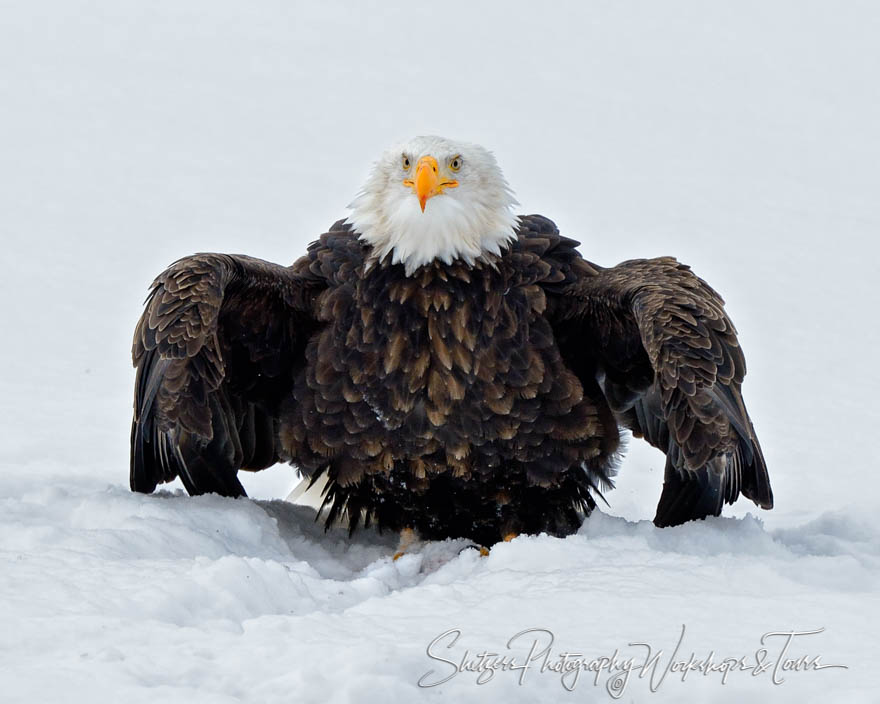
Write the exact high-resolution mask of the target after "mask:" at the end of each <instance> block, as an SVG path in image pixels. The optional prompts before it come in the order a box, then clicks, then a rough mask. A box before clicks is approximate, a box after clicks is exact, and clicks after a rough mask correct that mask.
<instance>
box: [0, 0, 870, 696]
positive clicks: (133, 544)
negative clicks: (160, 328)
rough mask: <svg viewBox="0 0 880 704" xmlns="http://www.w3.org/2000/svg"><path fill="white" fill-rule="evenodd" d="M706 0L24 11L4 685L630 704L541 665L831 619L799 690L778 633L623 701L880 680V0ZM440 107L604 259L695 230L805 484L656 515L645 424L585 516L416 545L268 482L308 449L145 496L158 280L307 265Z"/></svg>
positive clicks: (805, 627)
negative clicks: (349, 530)
mask: <svg viewBox="0 0 880 704" xmlns="http://www.w3.org/2000/svg"><path fill="white" fill-rule="evenodd" d="M711 5H712V6H711V7H710V4H708V3H701V2H697V0H692V1H688V2H679V1H673V2H664V3H634V2H633V3H631V2H622V3H610V2H589V3H570V4H563V3H559V4H553V5H550V4H549V3H544V4H542V5H540V6H535V5H534V4H533V3H504V4H496V5H490V4H483V5H479V6H471V5H470V4H465V3H458V2H455V1H453V2H446V3H440V4H439V5H438V4H437V3H432V4H430V5H426V6H425V7H424V8H420V7H418V6H417V4H416V3H413V2H400V3H395V4H392V3H382V4H376V5H373V6H368V5H367V4H363V5H357V6H354V5H352V6H347V5H343V4H336V3H322V4H320V5H319V4H315V5H305V4H301V3H283V2H265V3H259V4H257V3H251V4H245V3H232V2H228V1H227V0H222V1H221V2H207V0H201V1H194V2H188V3H177V2H171V1H170V0H166V1H160V2H150V3H146V2H132V1H131V0H122V1H119V2H103V3H101V2H85V1H84V0H83V1H77V0H72V1H68V2H61V1H60V0H56V1H54V2H53V1H47V2H43V3H26V2H23V1H22V2H12V3H8V2H7V3H2V4H0V96H2V98H0V234H2V238H3V265H4V266H3V276H2V278H0V296H2V310H0V324H2V328H0V329H2V331H3V333H2V334H3V341H4V344H2V345H0V370H2V371H0V398H2V405H0V502H2V511H0V561H2V567H0V693H2V694H0V699H2V700H3V701H39V702H51V701H64V702H70V701H90V702H95V701H120V700H121V701H127V702H140V701H144V702H157V701H163V702H164V701H187V702H225V701H230V702H231V701H253V702H276V701H277V702H313V701H315V702H318V701H331V702H336V701H340V702H344V701H358V702H364V701H382V702H396V701H405V702H413V701H422V700H425V701H433V700H437V699H439V698H441V697H442V698H448V699H452V700H455V701H493V700H503V701H507V702H519V701H522V702H531V701H536V700H542V701H610V700H611V698H610V695H609V693H608V692H607V689H606V684H607V682H608V681H609V679H610V678H611V675H612V674H619V670H618V671H615V672H614V673H611V674H609V673H608V672H607V671H605V670H603V671H602V673H601V674H600V675H599V677H598V680H597V681H598V684H594V679H593V678H594V675H593V673H589V672H583V673H581V675H580V677H579V679H578V680H577V682H576V683H573V682H572V677H573V674H569V675H568V676H567V678H566V679H565V680H564V681H563V680H562V679H561V678H560V676H559V675H558V674H556V673H554V672H552V671H548V670H547V666H549V665H552V664H553V662H558V659H559V656H560V653H562V652H564V651H569V652H578V653H581V654H582V655H583V656H584V658H586V660H587V661H589V660H593V659H598V658H601V657H602V656H609V657H610V656H611V655H612V654H613V653H614V650H615V648H619V649H620V658H621V660H622V661H624V662H625V660H626V658H628V657H629V658H634V659H635V661H636V663H638V662H639V661H644V659H645V653H646V648H645V647H642V646H630V645H628V644H629V643H631V642H636V641H641V642H646V643H649V644H650V645H651V646H652V648H653V649H654V650H653V652H654V653H655V654H656V652H657V650H660V649H662V650H663V651H664V652H663V655H662V657H661V659H660V660H659V661H658V665H657V671H656V673H655V675H654V683H655V685H656V684H657V682H658V680H659V678H660V676H661V675H662V670H663V669H664V668H665V667H666V665H667V664H668V662H669V660H670V658H671V657H672V651H673V650H674V648H675V645H676V643H677V641H678V639H679V636H680V634H681V629H682V626H683V625H684V626H685V629H686V630H685V635H684V639H683V642H682V644H681V647H680V648H679V651H678V653H677V654H676V655H675V660H684V661H687V660H688V658H689V656H690V654H691V653H692V652H693V653H694V654H695V658H697V659H700V658H705V657H707V656H708V655H709V653H710V651H714V656H713V657H714V661H715V662H716V663H717V662H720V661H722V660H723V658H728V657H730V658H740V657H745V658H746V661H747V662H752V664H753V660H754V657H755V651H756V650H757V649H759V648H760V647H761V646H760V643H759V641H760V638H761V636H762V635H763V634H765V633H767V632H771V631H791V630H798V631H810V630H814V629H819V628H824V629H825V630H824V632H822V633H816V634H813V635H804V636H798V637H797V638H795V639H794V642H793V643H792V644H791V646H790V647H789V649H788V652H787V654H786V657H790V658H795V659H796V658H799V657H801V656H803V655H809V656H811V657H812V656H816V655H819V656H820V657H821V662H822V663H825V664H835V665H837V664H840V665H846V666H847V667H848V669H840V668H831V669H823V670H818V671H806V672H805V671H800V672H787V673H776V679H777V680H778V679H780V678H784V679H785V682H783V683H781V684H774V682H773V667H772V665H773V663H775V660H776V658H777V656H778V654H779V652H780V651H781V649H782V647H781V646H782V640H783V638H782V637H780V636H776V637H770V638H769V640H768V641H767V648H768V653H767V656H766V658H765V661H764V664H768V663H769V664H770V667H769V669H768V670H767V671H765V672H763V673H761V674H758V675H754V676H753V674H752V672H745V671H742V672H732V673H730V674H729V675H728V677H727V680H726V684H722V681H721V674H719V673H713V674H709V675H705V676H704V675H702V674H700V673H699V672H692V673H690V674H689V675H688V676H687V678H686V679H685V681H683V682H682V681H681V675H680V674H677V673H670V674H669V675H668V676H667V678H666V679H665V680H663V682H662V683H660V684H659V688H658V689H657V691H656V692H655V693H653V694H652V693H651V689H650V687H649V684H650V682H649V679H650V677H649V676H648V675H649V674H650V673H645V674H646V676H645V677H643V678H639V674H640V672H641V671H639V670H634V671H633V672H632V673H631V675H630V677H629V679H628V680H627V681H626V683H625V686H624V688H623V690H622V692H618V694H620V695H621V697H622V698H621V700H622V701H639V702H643V701H648V702H650V701H731V702H739V701H743V699H744V698H745V697H746V696H750V697H757V698H760V700H761V701H798V702H800V701H822V702H825V701H829V700H833V701H851V702H859V701H864V702H872V701H880V693H878V692H880V690H878V689H877V687H878V684H880V681H878V680H880V677H878V676H877V675H876V674H875V673H876V671H877V667H876V663H875V657H876V654H875V651H874V648H875V646H876V642H877V636H876V633H877V626H878V624H880V619H878V615H880V597H878V593H880V589H878V587H880V522H878V519H877V517H876V508H877V496H878V489H880V472H878V470H880V466H878V465H880V461H878V454H877V449H876V441H875V440H874V432H875V428H876V427H877V425H878V422H880V412H878V410H877V405H876V403H875V399H876V398H877V397H878V394H880V375H878V372H877V366H876V359H877V352H876V350H877V348H878V344H880V333H878V326H877V325H876V321H875V318H876V313H877V307H878V306H877V304H878V295H877V292H876V288H875V287H876V279H877V275H876V271H875V269H876V263H875V262H876V260H877V255H878V252H880V247H878V244H877V241H878V235H880V197H878V194H880V176H878V164H880V128H878V125H880V82H878V81H877V67H878V65H880V43H878V42H877V36H878V35H880V10H878V8H877V6H876V5H875V4H871V3H868V2H850V3H845V4H844V3H832V2H826V3H821V2H799V1H798V2H795V1H794V0H791V1H790V2H786V1H780V2H773V3H768V2H740V3H729V4H727V5H726V6H723V7H722V6H721V5H720V4H711ZM425 132H435V133H442V134H446V135H449V136H454V137H460V138H464V139H470V140H473V141H476V142H480V143H483V144H485V145H487V146H489V147H490V148H492V149H493V150H494V151H495V152H496V154H497V156H498V159H499V162H500V163H501V165H502V168H503V169H504V170H505V173H506V174H507V176H508V179H509V180H510V182H511V184H512V185H513V187H514V189H515V190H516V192H517V194H518V197H519V199H520V201H521V203H522V209H523V211H524V212H541V213H544V214H546V215H548V216H550V217H552V218H554V219H555V220H556V221H557V223H558V224H559V225H560V227H561V229H562V230H563V232H565V233H566V234H569V235H571V236H574V237H576V238H578V239H580V240H581V241H582V242H583V243H584V244H583V247H582V250H583V252H584V254H585V255H586V256H587V257H588V258H590V259H593V260H595V261H597V262H599V263H603V264H611V263H615V262H617V261H620V260H622V259H626V258H630V257H635V256H653V255H659V254H675V255H676V256H678V257H679V258H680V259H682V260H683V261H686V262H688V263H690V264H691V265H693V266H694V268H695V269H696V270H697V272H698V273H700V274H701V275H703V276H704V277H705V278H707V279H708V280H709V281H710V282H711V283H712V284H713V285H714V286H715V287H716V288H717V289H719V290H720V291H721V292H722V293H723V294H724V295H725V298H726V299H727V301H728V310H729V311H730V313H731V315H732V316H733V318H734V320H735V321H736V323H737V326H738V327H739V330H740V333H741V340H742V342H743V345H744V347H745V349H746V352H747V357H748V361H749V365H750V367H749V376H748V378H747V379H746V384H745V389H744V391H745V396H746V401H747V403H748V405H749V409H750V411H751V413H752V417H753V419H754V421H755V425H756V427H757V430H758V432H759V435H760V437H761V440H762V443H763V446H764V449H765V453H766V456H767V460H768V465H769V467H770V472H771V479H772V481H773V486H774V490H775V494H776V500H777V508H776V509H774V510H773V511H772V512H769V513H764V512H761V515H760V516H757V517H755V516H749V515H748V514H755V513H757V510H756V509H754V507H752V506H751V505H748V504H746V503H743V502H740V503H739V504H737V505H736V506H735V507H733V508H732V509H730V510H727V511H726V512H725V517H722V518H720V519H716V520H711V521H706V522H702V523H699V524H691V525H687V526H683V527H680V528H676V529H668V530H664V531H658V530H656V529H654V528H653V527H652V526H651V524H650V523H649V522H648V521H647V519H649V518H650V517H651V515H652V510H653V507H654V505H655V504H656V500H657V497H658V495H659V487H660V481H661V475H662V458H661V457H660V455H659V454H658V453H656V452H654V451H653V450H650V449H646V448H641V447H639V446H638V445H636V444H633V446H632V450H631V452H630V455H629V457H628V459H627V461H626V462H625V464H624V467H623V470H622V475H621V477H620V481H619V484H618V489H617V490H615V491H614V492H612V493H611V494H610V495H609V497H608V498H609V501H610V503H611V508H610V509H606V513H605V514H600V515H595V516H594V517H593V518H591V519H590V520H589V521H588V522H587V524H586V525H585V526H584V528H583V529H582V530H581V532H580V534H578V535H576V536H572V537H570V538H568V539H566V540H556V539H550V538H547V537H522V538H518V539H517V540H515V541H513V542H512V543H509V544H504V545H500V546H498V547H496V548H495V549H494V550H493V551H492V553H491V555H490V556H489V557H488V558H483V559H481V558H479V557H477V555H476V553H475V552H474V551H472V550H464V551H463V552H461V553H460V554H459V551H460V550H461V548H462V547H463V545H462V544H460V543H440V544H432V545H427V546H424V547H423V548H422V549H421V550H419V551H417V552H415V553H413V554H410V555H407V556H405V557H404V558H402V559H401V560H399V561H398V562H396V563H395V562H392V561H391V559H390V555H391V553H392V551H393V546H394V543H395V539H394V537H393V536H387V535H386V536H378V535H376V534H374V533H369V532H367V533H360V534H358V535H357V536H356V537H355V538H354V539H353V540H351V541H350V540H349V539H348V538H347V537H346V536H345V535H344V534H343V533H332V532H331V533H330V534H324V533H323V532H322V531H321V530H320V529H319V528H318V526H317V525H316V524H315V523H314V522H313V517H314V512H313V511H312V510H311V509H309V508H308V507H303V506H294V505H291V504H287V503H284V502H282V501H272V500H270V499H272V498H276V499H277V498H281V497H284V496H286V495H287V493H288V492H289V491H290V489H291V487H292V486H293V485H294V484H295V475H294V473H293V471H292V470H291V469H290V468H286V467H277V468H273V469H272V470H268V471H266V472H264V473H262V474H260V475H256V476H254V477H245V481H246V483H247V486H248V488H249V490H250V492H251V494H252V495H253V496H255V497H258V499H257V500H241V501H231V500H224V499H220V498H217V497H200V498H196V499H190V498H188V497H186V496H183V495H180V493H174V490H175V487H173V486H172V487H170V491H168V492H163V493H159V494H156V495H153V496H140V495H133V494H131V493H129V492H128V490H127V473H128V430H129V429H128V425H129V423H130V409H131V396H132V383H133V372H132V370H131V368H130V366H129V345H130V340H131V337H130V336H131V331H132V329H133V326H134V322H135V320H136V319H137V316H138V314H139V311H140V305H141V302H142V300H143V297H144V294H145V292H146V287H147V284H148V283H149V281H150V280H151V279H152V277H153V276H154V275H155V274H156V273H157V272H158V271H160V270H161V269H162V268H163V267H164V266H165V265H167V264H168V263H169V262H170V261H172V260H173V259H175V258H177V257H178V256H181V255H184V254H187V253H190V252H193V251H200V250H202V251H203V250H218V251H232V252H245V253H249V254H252V255H256V256H261V257H265V258H268V259H272V260H276V261H283V262H288V261H291V260H293V259H294V258H295V257H296V256H298V255H299V254H300V253H301V252H302V251H303V250H304V248H305V245H306V244H307V242H308V241H309V240H310V239H312V238H313V237H314V236H315V235H316V234H318V233H320V232H321V231H323V229H324V228H325V227H326V226H327V225H328V224H330V223H331V222H333V221H334V220H336V219H337V218H339V217H341V216H342V215H343V214H344V212H345V211H344V206H345V205H346V203H348V202H349V201H350V199H351V198H352V196H353V195H354V193H355V192H356V191H357V188H358V186H359V184H360V182H361V181H362V179H363V178H364V176H365V174H366V171H367V169H368V166H369V164H370V162H371V160H372V159H373V158H375V156H376V155H377V154H378V153H379V152H380V151H381V150H382V149H383V148H384V147H385V146H387V145H388V144H389V143H391V142H393V141H394V140H396V139H398V138H402V137H407V136H410V135H412V134H415V133H425ZM450 629H460V631H461V635H460V637H459V638H458V640H457V641H456V642H455V644H454V645H451V643H450V640H449V639H448V638H447V639H441V640H439V641H437V643H436V644H435V645H434V646H432V650H431V652H432V654H433V655H434V658H432V657H430V656H429V654H428V652H427V651H428V648H429V643H431V642H432V640H434V639H435V638H437V637H438V636H440V635H441V634H442V633H444V632H446V631H449V630H450ZM526 629H546V630H548V631H551V632H552V633H553V634H554V637H555V642H554V644H553V646H552V650H551V655H550V656H548V657H547V658H546V660H544V659H541V658H537V659H535V660H534V661H533V662H532V663H531V667H530V669H528V670H525V671H523V670H507V671H498V672H496V673H495V675H494V677H492V678H491V680H490V681H488V682H486V683H485V684H482V685H478V684H476V680H477V676H478V675H477V673H473V672H463V673H461V674H458V675H457V676H455V677H453V678H451V679H449V680H448V681H446V682H445V683H443V684H440V685H438V686H435V687H430V688H424V687H419V686H418V682H419V680H420V678H423V676H425V677H424V678H423V679H422V684H431V683H434V682H437V681H439V680H442V679H444V678H445V677H448V676H449V674H450V673H451V669H452V667H451V666H450V665H449V664H448V663H447V662H443V661H442V660H440V659H439V658H444V659H446V660H455V661H456V662H459V661H461V659H462V657H463V656H464V654H465V651H466V650H467V651H468V652H469V656H468V659H469V660H470V661H471V663H476V664H478V662H477V661H478V658H475V656H476V655H478V654H479V653H481V652H483V651H492V652H496V653H499V655H507V656H508V657H509V658H510V657H512V658H514V660H516V662H517V663H520V664H521V663H522V662H523V661H524V660H525V659H526V658H527V656H528V653H529V646H530V645H531V643H532V641H537V642H538V646H537V651H536V653H537V652H538V651H540V650H541V649H542V648H543V647H544V645H546V642H547V641H546V639H547V638H548V636H547V634H546V633H545V632H542V633H534V632H533V633H529V634H525V635H523V636H520V638H519V639H518V640H517V641H515V642H514V643H513V644H512V647H511V649H510V650H508V649H507V648H506V644H507V642H508V639H510V638H511V637H512V636H514V635H515V634H517V633H519V632H521V631H524V630H526ZM450 645H451V647H446V646H450ZM575 659H576V658H575ZM483 664H486V663H485V662H484V663H483ZM496 664H497V663H496ZM542 664H544V665H545V671H544V672H541V671H540V669H541V665H542ZM753 669H754V668H753ZM431 670H433V674H431V675H427V674H426V673H428V672H429V671H431ZM487 676H488V675H483V677H484V678H486V677H487ZM520 677H521V679H520ZM566 683H567V684H569V685H572V684H574V685H575V686H574V691H573V692H571V693H569V692H567V691H566V689H564V688H563V684H566Z"/></svg>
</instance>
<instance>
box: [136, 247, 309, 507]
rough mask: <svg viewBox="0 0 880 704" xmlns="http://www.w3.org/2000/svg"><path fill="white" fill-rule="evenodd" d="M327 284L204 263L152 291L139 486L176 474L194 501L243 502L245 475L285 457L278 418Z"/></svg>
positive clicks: (261, 264) (185, 266)
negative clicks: (217, 497)
mask: <svg viewBox="0 0 880 704" xmlns="http://www.w3.org/2000/svg"><path fill="white" fill-rule="evenodd" d="M319 288H320V279H319V278H317V277H310V276H309V272H308V269H307V268H306V269H303V268H300V269H295V268H293V267H283V266H279V265H277V264H271V263H269V262H265V261H261V260H259V259H253V258H251V257H245V256H239V255H226V254H196V255H193V256H191V257H186V258H184V259H181V260H179V261H177V262H175V263H174V264H172V265H171V266H170V267H169V268H168V269H167V270H166V271H164V272H163V273H162V274H160V275H159V277H158V278H157V279H156V280H155V282H154V283H153V287H152V290H151V292H150V295H149V297H148V298H147V303H146V309H145V310H144V313H143V315H142V316H141V319H140V321H139V322H138V325H137V328H136V330H135V334H134V344H133V347H132V357H133V360H134V364H135V366H136V367H137V380H136V383H135V403H134V421H133V423H132V429H131V476H130V482H131V488H132V489H133V490H136V491H142V492H151V491H153V489H154V488H155V487H156V485H157V484H158V483H161V482H167V481H170V480H172V479H173V478H174V477H175V476H179V477H180V478H181V480H182V481H183V483H184V485H185V486H186V489H187V491H188V492H189V493H191V494H198V493H204V492H216V493H219V494H224V495H227V496H241V495H244V493H245V492H244V488H243V487H242V486H241V484H240V483H239V481H238V479H237V478H236V472H237V471H238V470H239V469H253V470H255V469H262V468H265V467H268V466H270V465H272V464H274V463H275V462H276V461H277V459H278V451H277V446H276V436H277V432H276V427H275V426H276V418H277V412H278V404H279V402H280V400H281V399H282V398H284V397H286V396H288V395H290V393H291V389H292V385H293V378H294V375H295V374H296V371H297V369H298V368H300V367H301V366H302V364H303V363H304V348H305V343H306V341H307V339H308V337H309V335H310V334H311V333H312V332H313V331H314V329H315V326H316V322H315V319H314V316H313V313H312V301H313V300H314V296H315V295H316V293H317V289H319Z"/></svg>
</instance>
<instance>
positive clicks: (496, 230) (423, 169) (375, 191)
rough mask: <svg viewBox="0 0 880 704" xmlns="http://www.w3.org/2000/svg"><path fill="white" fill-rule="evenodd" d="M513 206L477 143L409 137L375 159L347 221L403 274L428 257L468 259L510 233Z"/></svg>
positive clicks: (495, 250)
mask: <svg viewBox="0 0 880 704" xmlns="http://www.w3.org/2000/svg"><path fill="white" fill-rule="evenodd" d="M515 205H517V202H516V200H515V199H514V197H513V192H512V191H511V190H510V186H508V185H507V181H506V180H505V179H504V175H503V174H502V173H501V169H499V168H498V163H497V162H496V161H495V157H494V156H492V154H491V153H490V152H489V151H488V150H486V149H484V148H483V147H481V146H479V145H477V144H468V143H467V142H456V141H453V140H451V139H444V138H443V137H416V138H415V139H411V140H410V141H408V142H406V143H404V144H401V145H399V146H396V147H394V148H392V149H389V150H388V151H387V152H385V154H383V155H382V158H381V159H379V161H378V162H376V165H375V166H374V167H373V170H372V172H371V173H370V177H369V179H368V180H367V182H366V184H365V185H364V187H363V190H362V191H361V192H360V194H359V195H358V196H357V198H355V200H354V202H353V203H352V204H351V205H350V206H349V208H351V211H352V212H351V215H350V216H349V217H348V222H349V223H350V224H351V225H352V227H353V228H354V230H355V231H356V232H357V233H358V234H359V236H360V239H361V240H362V241H364V242H367V243H369V244H371V245H372V246H373V256H374V258H375V259H376V260H382V259H384V258H385V257H386V256H388V255H390V256H391V261H392V263H395V264H397V263H402V264H403V265H404V267H405V270H406V274H407V276H409V275H411V274H412V273H413V272H414V271H415V270H416V269H418V268H419V267H420V266H422V265H424V264H428V263H430V262H432V261H434V260H435V259H439V260H440V261H443V262H445V263H446V264H451V263H452V262H453V261H454V260H456V259H462V260H464V261H465V262H467V263H468V264H473V263H474V262H475V261H476V260H478V259H480V258H482V257H484V256H485V255H487V254H495V255H497V254H500V253H501V250H502V249H504V248H505V247H506V246H507V245H508V244H509V243H510V242H511V241H512V240H513V239H514V237H515V236H516V235H515V234H514V231H515V228H516V222H517V219H516V216H515V215H514V214H513V210H512V209H513V207H514V206H515Z"/></svg>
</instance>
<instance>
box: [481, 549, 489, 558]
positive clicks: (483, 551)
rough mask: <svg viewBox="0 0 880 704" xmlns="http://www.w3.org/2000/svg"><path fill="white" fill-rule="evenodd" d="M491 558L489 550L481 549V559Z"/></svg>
mask: <svg viewBox="0 0 880 704" xmlns="http://www.w3.org/2000/svg"><path fill="white" fill-rule="evenodd" d="M488 556H489V548H484V547H481V548H480V557H488Z"/></svg>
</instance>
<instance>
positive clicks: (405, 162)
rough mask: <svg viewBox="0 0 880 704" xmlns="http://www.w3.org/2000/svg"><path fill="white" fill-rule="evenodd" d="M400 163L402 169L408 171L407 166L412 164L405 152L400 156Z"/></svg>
mask: <svg viewBox="0 0 880 704" xmlns="http://www.w3.org/2000/svg"><path fill="white" fill-rule="evenodd" d="M400 165H401V166H402V167H403V170H404V171H409V167H410V166H412V164H411V163H410V160H409V157H408V156H407V155H406V154H404V155H403V157H401V159H400Z"/></svg>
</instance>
